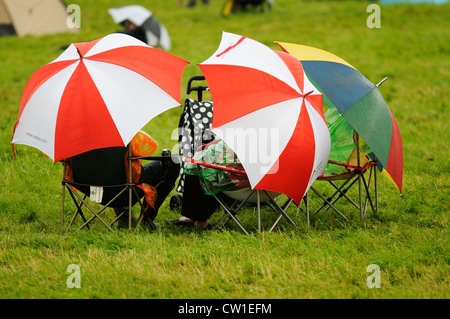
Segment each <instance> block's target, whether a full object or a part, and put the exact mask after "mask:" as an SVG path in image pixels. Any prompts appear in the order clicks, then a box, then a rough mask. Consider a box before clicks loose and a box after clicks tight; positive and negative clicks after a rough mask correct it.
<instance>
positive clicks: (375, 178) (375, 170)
mask: <svg viewBox="0 0 450 319" xmlns="http://www.w3.org/2000/svg"><path fill="white" fill-rule="evenodd" d="M376 159H377V157H376V156H375V160H376ZM372 168H373V182H374V183H375V213H376V214H378V186H377V166H376V165H374V166H372Z"/></svg>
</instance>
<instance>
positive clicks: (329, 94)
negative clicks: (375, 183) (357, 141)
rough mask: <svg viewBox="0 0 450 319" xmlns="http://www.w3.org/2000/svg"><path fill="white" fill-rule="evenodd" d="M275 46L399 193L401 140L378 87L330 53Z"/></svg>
mask: <svg viewBox="0 0 450 319" xmlns="http://www.w3.org/2000/svg"><path fill="white" fill-rule="evenodd" d="M278 44H279V45H280V46H281V48H282V49H283V50H285V51H286V52H288V53H290V54H292V55H294V56H295V57H296V58H298V59H299V60H300V61H301V63H302V65H303V68H304V70H305V72H306V74H307V75H308V77H309V78H310V80H311V81H312V82H313V83H314V84H315V85H316V86H317V88H318V89H319V90H320V91H321V92H322V93H323V95H324V101H325V102H326V103H327V104H328V105H329V106H331V107H333V106H335V107H336V108H337V110H338V111H339V113H340V114H341V115H342V116H343V117H344V118H345V119H346V120H347V121H348V122H349V123H350V125H351V126H352V127H353V128H354V129H355V130H356V132H358V134H359V135H360V136H361V138H362V139H363V140H364V141H365V142H366V143H367V145H368V146H369V147H370V149H371V150H372V151H373V152H374V154H375V155H376V158H377V159H378V160H379V162H380V163H381V165H383V167H384V169H385V170H386V173H387V175H388V177H390V179H391V181H393V182H394V183H395V185H396V186H397V187H398V189H399V191H400V192H401V191H402V180H403V147H402V139H401V136H400V130H399V128H398V125H397V122H396V121H395V118H394V116H393V115H392V113H391V111H390V109H389V107H388V105H387V104H386V102H385V100H384V99H383V97H382V95H381V93H380V91H379V90H378V85H375V84H373V83H372V82H370V81H369V80H368V79H367V78H366V77H365V76H364V75H363V74H361V73H360V72H359V71H358V70H356V69H355V68H354V67H353V66H351V65H350V64H349V63H348V62H346V61H344V60H343V59H341V58H340V57H338V56H336V55H334V54H332V53H330V52H327V51H324V50H320V49H317V48H313V47H309V46H304V45H299V44H292V43H284V42H278Z"/></svg>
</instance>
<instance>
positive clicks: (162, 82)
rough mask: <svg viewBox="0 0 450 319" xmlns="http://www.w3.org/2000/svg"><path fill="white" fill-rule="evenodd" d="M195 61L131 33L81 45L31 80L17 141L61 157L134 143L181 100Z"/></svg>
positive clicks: (14, 139) (16, 128) (23, 101)
mask: <svg viewBox="0 0 450 319" xmlns="http://www.w3.org/2000/svg"><path fill="white" fill-rule="evenodd" d="M187 64H188V62H187V61H185V60H183V59H181V58H179V57H177V56H175V55H173V54H170V53H167V52H165V51H162V50H158V49H155V48H152V47H150V46H148V45H147V44H145V43H143V42H142V41H139V40H137V39H135V38H133V37H131V36H128V35H125V34H120V33H116V34H110V35H107V36H105V37H103V38H101V39H98V40H95V41H92V42H85V43H74V44H72V45H70V46H69V47H68V48H67V49H66V50H65V51H64V52H63V53H62V54H61V55H60V56H59V57H58V58H57V59H56V60H54V61H53V62H51V63H49V64H47V65H45V66H43V67H41V68H40V69H38V70H37V71H36V72H35V73H34V74H33V75H32V76H31V78H30V79H29V81H28V83H27V85H26V87H25V90H24V92H23V94H22V97H21V101H20V110H19V116H18V120H17V122H16V125H15V126H14V134H13V137H12V144H25V145H29V146H32V147H35V148H37V149H39V150H41V151H42V152H44V153H45V154H47V155H48V156H49V157H50V158H51V159H52V160H53V161H54V162H58V161H60V160H64V159H66V158H69V157H71V156H74V155H77V154H80V153H84V152H86V151H89V150H92V149H97V148H104V147H113V146H126V145H127V144H128V143H129V142H130V141H131V139H132V138H133V137H134V135H135V134H136V133H137V132H138V131H139V130H140V129H141V128H142V127H143V126H144V125H145V124H147V123H148V122H149V121H150V120H151V119H152V118H154V117H155V116H157V115H159V114H161V113H162V112H164V111H166V110H168V109H170V108H172V107H175V106H178V105H180V84H181V75H182V73H183V70H184V68H185V67H186V65H187Z"/></svg>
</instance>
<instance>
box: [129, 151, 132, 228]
mask: <svg viewBox="0 0 450 319" xmlns="http://www.w3.org/2000/svg"><path fill="white" fill-rule="evenodd" d="M131 156H132V154H131V146H130V145H128V184H129V185H128V229H131V204H132V197H133V193H132V186H131V182H132V180H133V178H132V176H131V174H132V168H131V164H132V160H131V159H130V158H131Z"/></svg>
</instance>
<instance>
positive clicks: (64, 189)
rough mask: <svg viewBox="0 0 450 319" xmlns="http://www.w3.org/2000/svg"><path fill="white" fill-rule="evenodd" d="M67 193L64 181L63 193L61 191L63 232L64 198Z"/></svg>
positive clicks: (62, 228) (62, 231)
mask: <svg viewBox="0 0 450 319" xmlns="http://www.w3.org/2000/svg"><path fill="white" fill-rule="evenodd" d="M65 195H66V185H65V183H64V182H63V183H62V193H61V203H62V205H61V233H64V200H65Z"/></svg>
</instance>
